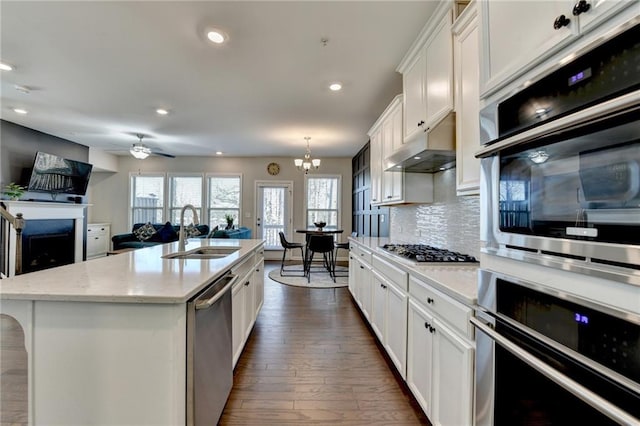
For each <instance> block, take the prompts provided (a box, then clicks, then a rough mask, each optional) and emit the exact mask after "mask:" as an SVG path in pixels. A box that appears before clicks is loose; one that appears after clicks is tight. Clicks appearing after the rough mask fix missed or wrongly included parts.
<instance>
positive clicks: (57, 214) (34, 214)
mask: <svg viewBox="0 0 640 426" xmlns="http://www.w3.org/2000/svg"><path fill="white" fill-rule="evenodd" d="M1 202H2V204H3V205H4V207H5V208H6V209H7V211H8V212H9V213H11V214H12V215H13V216H15V215H16V214H18V213H22V217H23V218H24V219H25V228H26V227H28V226H29V220H41V219H73V220H74V228H75V240H74V262H82V260H83V245H84V215H85V208H86V207H88V206H90V204H74V203H56V202H40V201H10V200H2V201H1ZM15 240H16V230H15V229H13V227H10V229H9V238H8V240H7V241H5V242H4V244H7V245H8V247H7V250H6V253H7V254H8V270H7V272H8V276H13V275H14V274H15V269H16V245H15Z"/></svg>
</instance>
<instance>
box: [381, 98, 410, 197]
mask: <svg viewBox="0 0 640 426" xmlns="http://www.w3.org/2000/svg"><path fill="white" fill-rule="evenodd" d="M402 143H403V140H402V96H401V95H399V96H397V97H396V99H394V102H393V103H392V104H391V108H390V110H389V113H388V115H387V117H386V118H385V120H384V122H383V124H382V146H383V148H384V149H383V155H382V158H381V159H380V161H381V163H382V164H383V166H382V167H383V168H384V163H385V159H386V158H387V157H388V156H389V155H391V153H393V151H395V150H396V149H398V148H400V146H401V145H402ZM403 188H404V173H402V172H385V171H383V172H382V203H389V202H397V201H400V200H402V199H403V198H404V191H403Z"/></svg>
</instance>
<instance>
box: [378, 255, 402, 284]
mask: <svg viewBox="0 0 640 426" xmlns="http://www.w3.org/2000/svg"><path fill="white" fill-rule="evenodd" d="M372 263H373V269H374V271H376V272H378V273H380V274H382V275H384V276H385V277H386V278H387V279H388V280H390V281H392V282H393V283H394V284H395V285H396V286H397V287H399V288H401V289H402V290H404V291H408V288H409V274H408V273H407V272H405V271H403V270H402V269H400V268H398V267H396V266H393V265H392V264H390V263H389V262H386V261H385V260H383V259H381V258H380V257H378V256H373V260H372Z"/></svg>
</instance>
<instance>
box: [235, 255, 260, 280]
mask: <svg viewBox="0 0 640 426" xmlns="http://www.w3.org/2000/svg"><path fill="white" fill-rule="evenodd" d="M253 265H255V257H254V256H249V257H248V258H246V259H245V260H244V261H243V262H242V263H240V264H239V265H236V266H234V267H233V268H231V273H232V274H235V275H237V276H239V277H244V276H245V275H247V274H248V273H249V272H251V271H252V270H253Z"/></svg>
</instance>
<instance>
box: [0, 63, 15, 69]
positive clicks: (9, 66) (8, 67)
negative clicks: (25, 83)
mask: <svg viewBox="0 0 640 426" xmlns="http://www.w3.org/2000/svg"><path fill="white" fill-rule="evenodd" d="M12 69H13V67H12V66H11V65H9V64H5V63H4V62H0V70H2V71H11V70H12Z"/></svg>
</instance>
